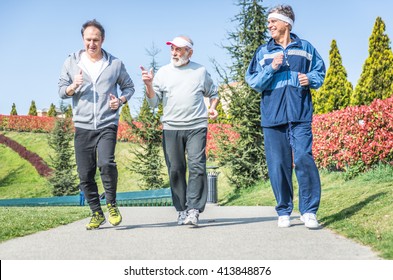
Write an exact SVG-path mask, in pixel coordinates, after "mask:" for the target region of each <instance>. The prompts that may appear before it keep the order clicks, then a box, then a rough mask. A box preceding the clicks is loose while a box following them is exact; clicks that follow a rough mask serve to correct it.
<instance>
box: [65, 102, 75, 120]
mask: <svg viewBox="0 0 393 280" xmlns="http://www.w3.org/2000/svg"><path fill="white" fill-rule="evenodd" d="M72 116H73V114H72V106H71V104H70V105H68V107H67V110H66V111H65V117H66V118H72Z"/></svg>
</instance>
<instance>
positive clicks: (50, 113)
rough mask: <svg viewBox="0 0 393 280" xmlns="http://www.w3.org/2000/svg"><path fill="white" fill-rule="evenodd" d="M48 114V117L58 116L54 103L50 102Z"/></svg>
mask: <svg viewBox="0 0 393 280" xmlns="http://www.w3.org/2000/svg"><path fill="white" fill-rule="evenodd" d="M47 116H48V117H56V116H57V112H56V107H55V105H54V104H53V103H51V104H50V107H49V110H48V113H47Z"/></svg>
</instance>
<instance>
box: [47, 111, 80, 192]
mask: <svg viewBox="0 0 393 280" xmlns="http://www.w3.org/2000/svg"><path fill="white" fill-rule="evenodd" d="M60 109H61V111H62V113H63V114H65V111H66V108H65V107H64V106H63V104H61V106H60ZM73 138H74V132H73V125H72V121H71V119H70V118H67V117H66V118H56V123H55V127H54V129H53V130H52V131H51V133H49V135H48V144H49V147H51V148H52V150H53V152H54V153H53V154H52V155H50V160H51V167H52V168H53V170H54V171H53V174H52V176H51V178H50V179H49V181H50V182H51V184H52V185H53V190H52V193H53V195H55V196H63V195H73V194H76V193H78V191H79V188H78V185H77V183H76V179H77V175H76V173H75V166H76V165H75V163H74V149H73V146H72V140H73Z"/></svg>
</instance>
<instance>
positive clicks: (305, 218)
mask: <svg viewBox="0 0 393 280" xmlns="http://www.w3.org/2000/svg"><path fill="white" fill-rule="evenodd" d="M300 220H301V221H302V222H303V223H304V225H305V226H306V227H308V228H319V223H318V220H317V215H315V214H313V213H304V214H303V215H302V216H300Z"/></svg>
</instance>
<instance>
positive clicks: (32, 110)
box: [29, 100, 37, 116]
mask: <svg viewBox="0 0 393 280" xmlns="http://www.w3.org/2000/svg"><path fill="white" fill-rule="evenodd" d="M29 116H37V107H36V106H35V101H34V100H33V101H31V104H30V108H29Z"/></svg>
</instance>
